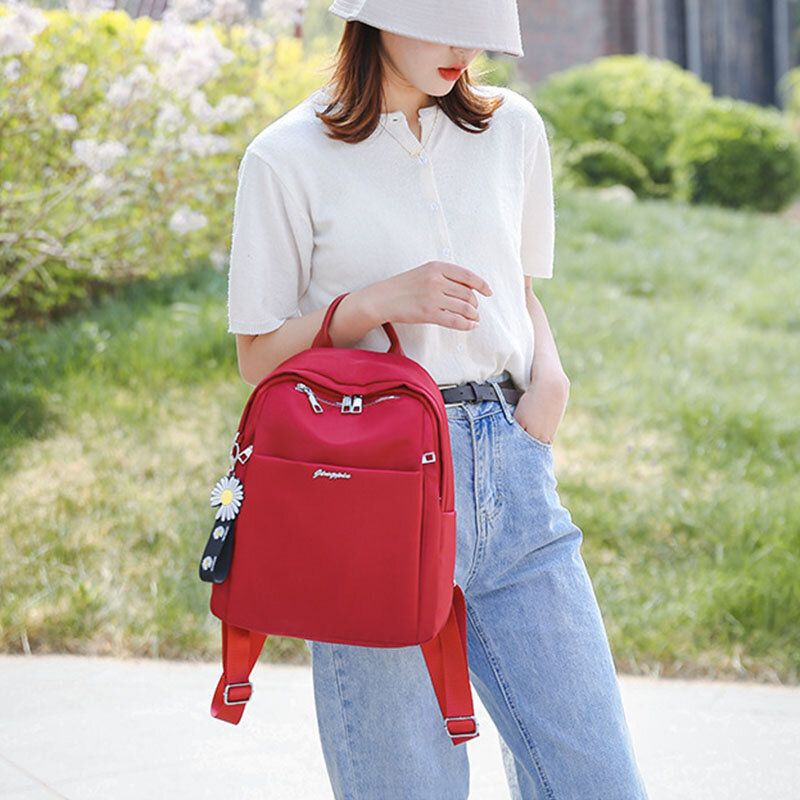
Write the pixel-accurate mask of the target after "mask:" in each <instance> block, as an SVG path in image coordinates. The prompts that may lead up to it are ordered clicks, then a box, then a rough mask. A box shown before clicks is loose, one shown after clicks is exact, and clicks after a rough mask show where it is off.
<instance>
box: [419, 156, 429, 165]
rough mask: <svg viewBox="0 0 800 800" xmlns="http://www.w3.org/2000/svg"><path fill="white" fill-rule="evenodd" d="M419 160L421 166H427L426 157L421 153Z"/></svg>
mask: <svg viewBox="0 0 800 800" xmlns="http://www.w3.org/2000/svg"><path fill="white" fill-rule="evenodd" d="M419 160H420V161H421V162H422V163H423V164H427V163H428V156H426V155H425V153H422V154H421V155H420V157H419Z"/></svg>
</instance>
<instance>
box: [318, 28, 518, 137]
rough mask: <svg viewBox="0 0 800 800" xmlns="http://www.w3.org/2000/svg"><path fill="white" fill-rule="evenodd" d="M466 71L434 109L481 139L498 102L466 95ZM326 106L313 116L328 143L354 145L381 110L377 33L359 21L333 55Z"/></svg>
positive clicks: (372, 126)
mask: <svg viewBox="0 0 800 800" xmlns="http://www.w3.org/2000/svg"><path fill="white" fill-rule="evenodd" d="M480 85H481V84H476V83H473V81H472V79H471V76H470V75H469V70H468V69H466V70H464V72H462V73H461V75H460V76H459V78H458V80H457V81H456V83H455V85H454V86H453V88H452V89H451V90H450V91H449V92H448V93H447V94H446V95H444V96H442V97H439V98H437V99H436V103H437V105H438V106H439V108H440V109H441V110H442V111H443V112H444V113H445V114H447V116H448V117H450V119H451V120H452V121H453V122H454V123H455V124H456V125H458V126H459V127H460V128H462V129H464V130H465V131H467V132H469V133H481V132H482V131H484V130H485V129H486V128H487V127H488V120H489V119H490V118H491V116H492V114H493V113H494V112H495V110H496V109H497V108H498V107H499V106H500V105H501V104H502V102H503V100H502V98H501V97H498V96H495V97H482V96H480V95H478V94H477V93H475V92H474V91H473V90H472V87H474V86H480ZM327 91H328V93H329V94H330V96H331V102H330V103H329V104H328V106H327V107H326V108H325V110H324V111H320V112H317V116H318V117H319V118H320V119H321V120H322V121H323V122H324V123H325V126H326V127H327V129H328V133H327V135H328V136H329V137H330V138H331V139H338V140H340V141H344V142H348V143H350V144H355V143H356V142H360V141H362V140H363V139H366V138H367V137H368V136H369V135H370V134H371V133H372V132H373V131H374V130H375V128H376V127H377V125H378V123H379V121H380V119H379V118H380V114H381V111H382V107H383V62H382V59H381V39H380V30H379V29H378V28H375V27H373V26H372V25H367V24H366V23H364V22H361V21H360V20H348V21H347V22H345V25H344V32H343V33H342V38H341V41H340V42H339V46H338V48H337V51H336V60H335V63H334V65H333V76H332V78H331V80H330V81H329V83H328V85H327Z"/></svg>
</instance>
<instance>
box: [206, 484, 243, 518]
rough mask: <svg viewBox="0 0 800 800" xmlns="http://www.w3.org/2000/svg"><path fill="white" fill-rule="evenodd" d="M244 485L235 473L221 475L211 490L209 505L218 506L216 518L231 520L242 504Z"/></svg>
mask: <svg viewBox="0 0 800 800" xmlns="http://www.w3.org/2000/svg"><path fill="white" fill-rule="evenodd" d="M243 499H244V487H243V486H242V483H241V481H240V480H239V479H238V478H237V477H236V476H235V475H223V476H222V477H221V478H220V479H219V480H218V481H217V483H216V486H214V488H213V489H212V490H211V505H212V506H219V508H218V509H217V514H216V519H221V520H222V521H223V522H227V521H228V520H232V519H233V518H234V517H235V516H236V515H237V514H238V513H239V509H240V508H241V506H242V500H243Z"/></svg>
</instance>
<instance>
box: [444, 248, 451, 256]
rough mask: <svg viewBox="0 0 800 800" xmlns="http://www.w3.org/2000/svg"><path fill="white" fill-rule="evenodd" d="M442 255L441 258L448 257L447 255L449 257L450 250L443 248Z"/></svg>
mask: <svg viewBox="0 0 800 800" xmlns="http://www.w3.org/2000/svg"><path fill="white" fill-rule="evenodd" d="M442 255H443V256H449V255H450V248H449V247H445V248H444V249H443V250H442Z"/></svg>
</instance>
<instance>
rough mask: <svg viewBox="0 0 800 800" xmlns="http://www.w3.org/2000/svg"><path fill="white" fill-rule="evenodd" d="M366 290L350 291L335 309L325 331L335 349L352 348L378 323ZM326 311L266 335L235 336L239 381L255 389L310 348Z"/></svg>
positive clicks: (293, 320) (305, 315)
mask: <svg viewBox="0 0 800 800" xmlns="http://www.w3.org/2000/svg"><path fill="white" fill-rule="evenodd" d="M368 288H369V287H367V289H368ZM367 289H360V290H358V291H354V292H350V294H348V295H347V297H345V298H344V299H343V300H342V301H341V303H339V305H338V306H337V308H336V313H335V314H334V315H333V317H332V318H331V324H330V328H329V329H328V330H329V333H330V336H331V341H332V342H333V345H334V347H351V346H352V345H353V344H355V343H356V342H357V341H358V340H359V339H361V338H362V337H363V336H365V335H366V334H367V332H368V331H370V330H372V328H374V327H376V326H377V325H378V324H379V322H378V319H377V315H376V309H375V305H374V303H370V302H369V298H368V291H367ZM327 311H328V307H327V306H323V307H322V308H318V309H317V310H316V311H313V312H311V313H308V314H303V315H302V316H300V317H291V318H290V319H287V320H286V321H285V322H283V323H282V324H281V326H280V327H278V328H276V329H275V330H274V331H270V332H269V333H260V334H256V335H252V336H251V335H248V334H243V333H237V334H236V355H237V358H238V361H239V374H240V375H241V376H242V380H244V381H245V383H249V384H252V385H253V386H255V385H256V384H258V383H259V382H260V381H261V379H262V378H264V376H266V375H268V374H269V373H270V372H272V370H273V369H274V368H275V367H277V366H278V364H280V363H281V362H282V361H285V360H286V359H287V358H289V357H290V356H292V355H294V354H295V353H299V352H300V351H301V350H305V349H307V348H309V347H311V343H312V342H313V341H314V337H315V336H316V335H317V331H319V329H320V327H321V326H322V320H323V319H324V318H325V314H326V312H327Z"/></svg>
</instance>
